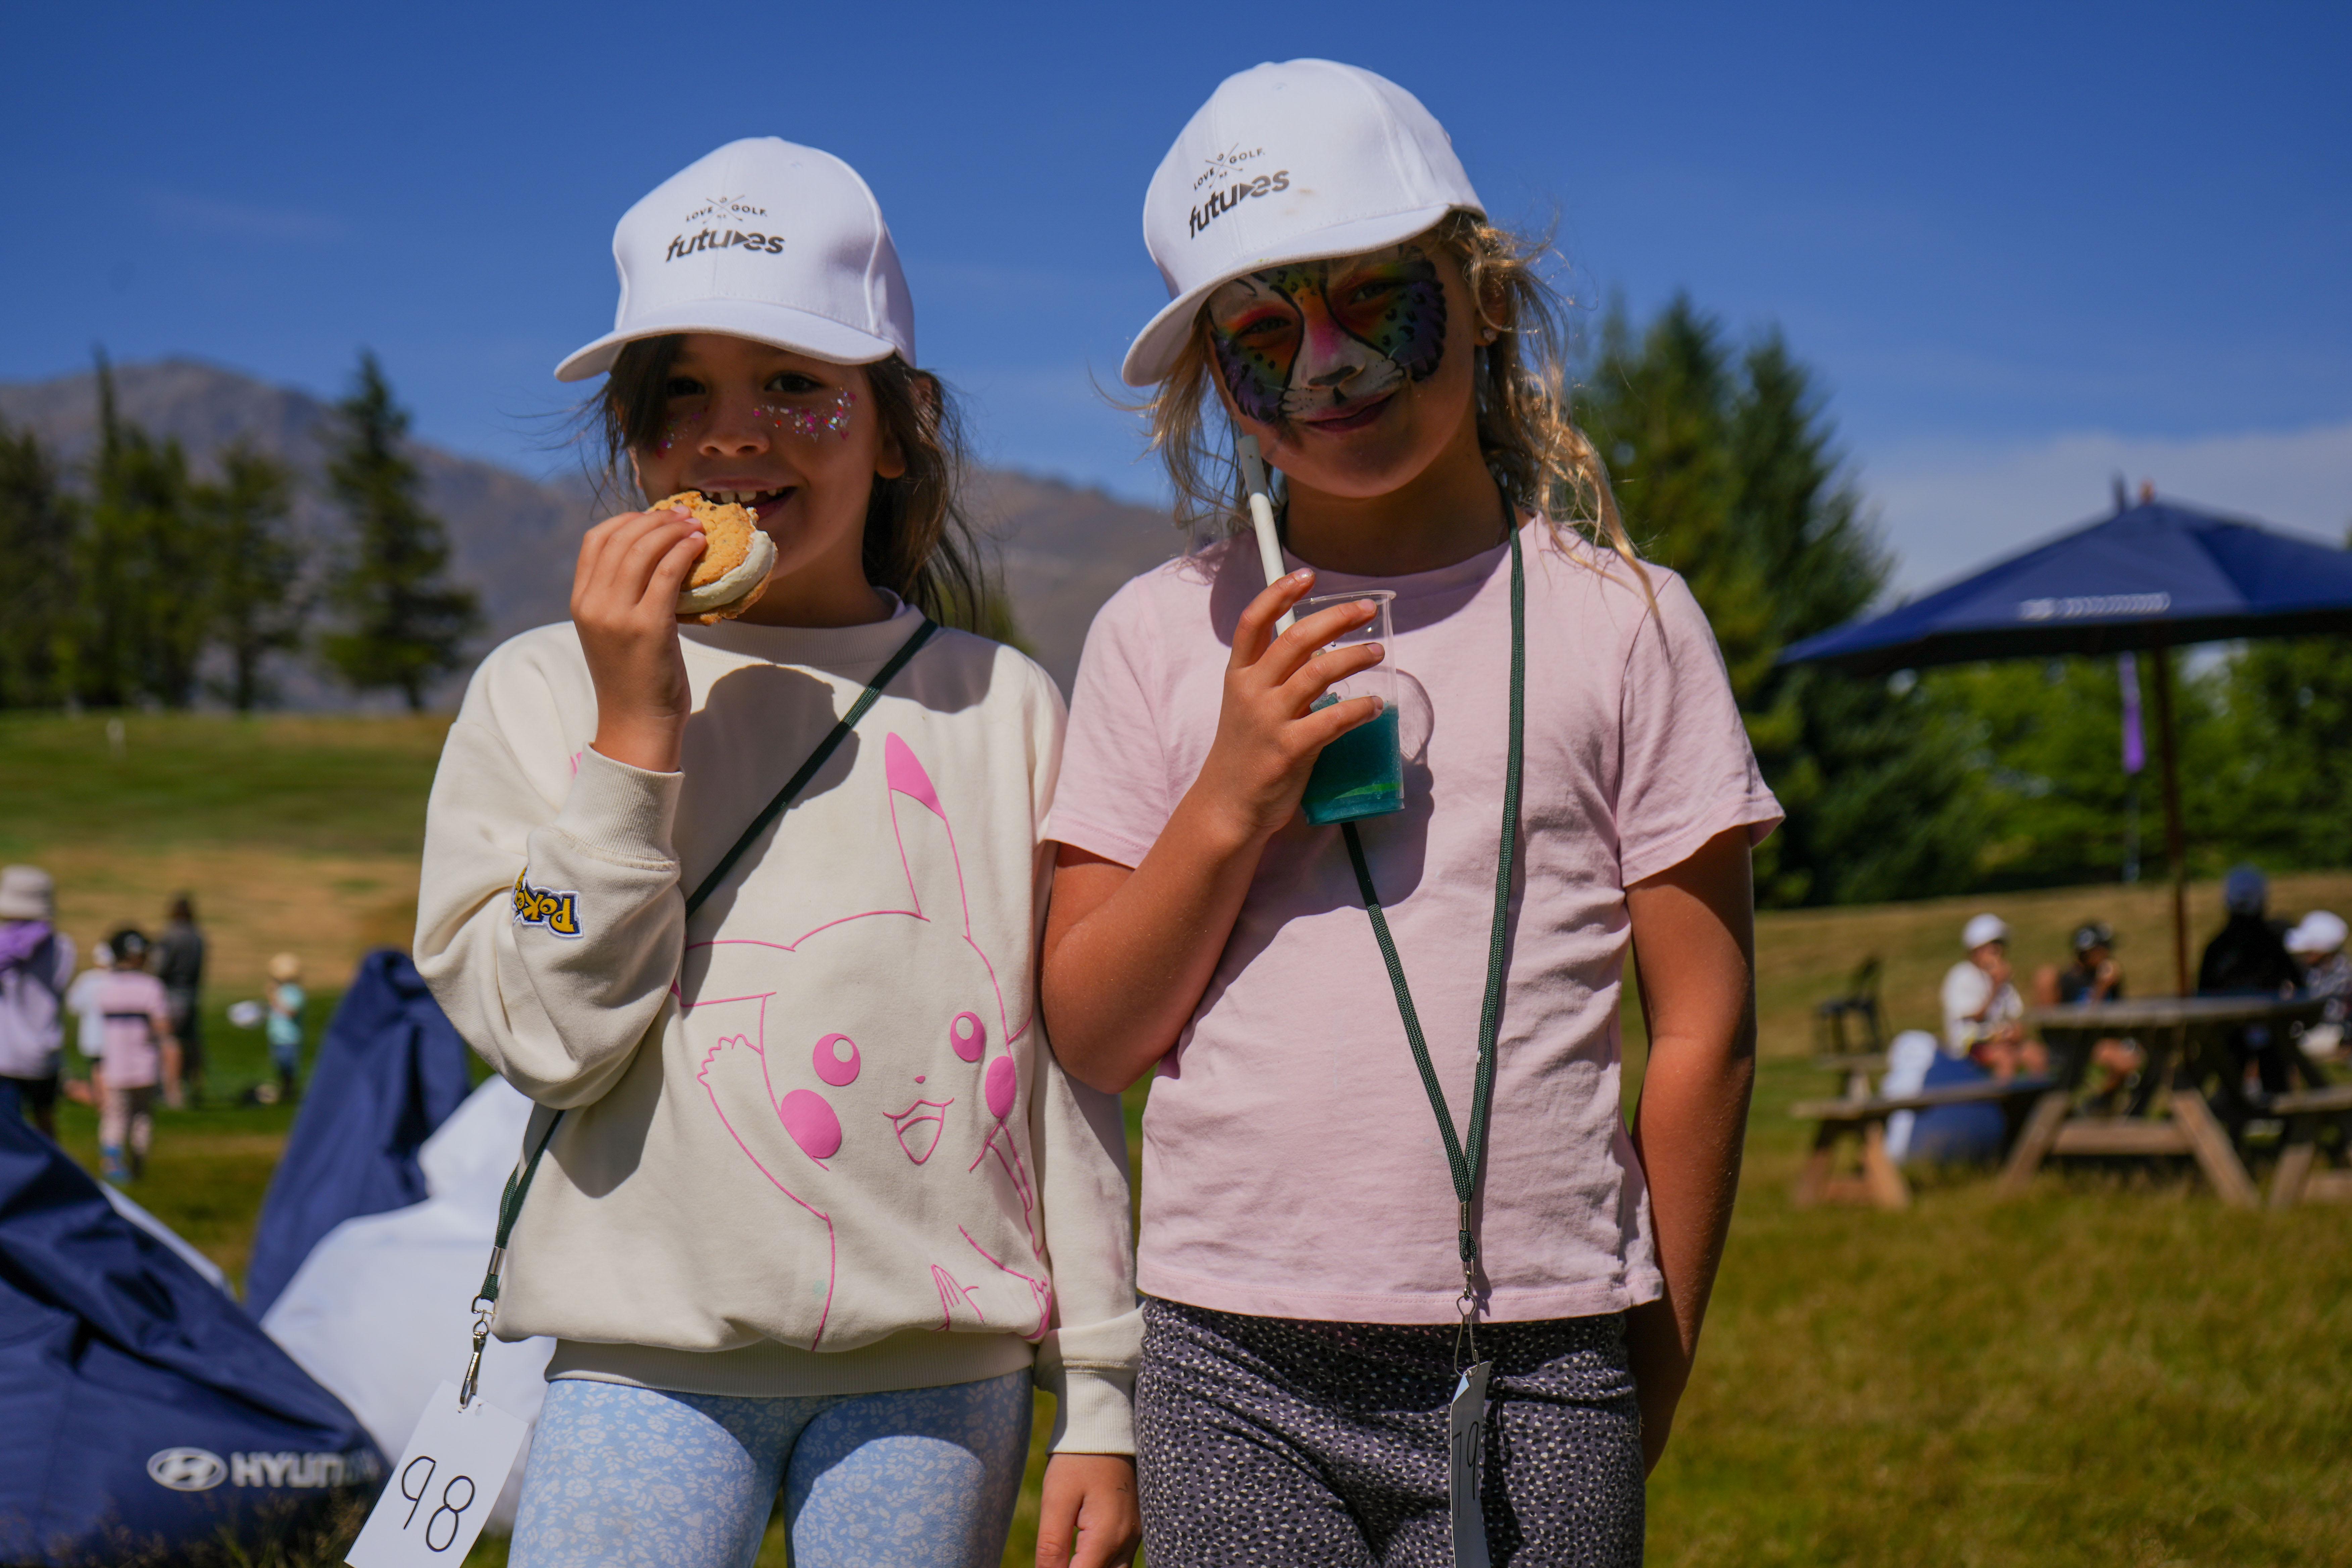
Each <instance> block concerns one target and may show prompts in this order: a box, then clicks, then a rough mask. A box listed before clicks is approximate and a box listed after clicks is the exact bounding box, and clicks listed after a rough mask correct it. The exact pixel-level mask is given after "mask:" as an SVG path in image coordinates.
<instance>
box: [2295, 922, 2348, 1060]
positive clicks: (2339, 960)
mask: <svg viewBox="0 0 2352 1568" xmlns="http://www.w3.org/2000/svg"><path fill="white" fill-rule="evenodd" d="M2346 936H2347V929H2346V927H2345V924H2344V918H2343V917H2342V916H2341V915H2338V914H2336V913H2334V912H2332V911H2330V910H2312V911H2311V912H2310V913H2309V914H2307V915H2305V916H2304V917H2303V919H2302V920H2301V921H2298V922H2297V923H2296V925H2295V928H2294V930H2293V931H2289V932H2287V933H2286V950H2287V952H2289V953H2290V954H2292V955H2293V956H2294V960H2295V962H2296V963H2300V964H2302V965H2303V988H2304V990H2305V991H2306V992H2308V993H2309V994H2312V995H2314V996H2325V997H2326V998H2327V1010H2326V1012H2324V1013H2322V1014H2321V1015H2320V1016H2319V1020H2318V1022H2316V1023H2315V1024H2313V1025H2311V1026H2309V1027H2307V1028H2305V1030H2304V1031H2303V1035H2302V1037H2301V1040H2300V1041H2299V1043H2300V1045H2301V1046H2302V1047H2303V1054H2304V1055H2305V1056H2307V1057H2332V1056H2335V1055H2336V1054H2337V1053H2338V1052H2340V1051H2341V1050H2342V1049H2343V1048H2344V1021H2345V1018H2346V1016H2347V1014H2352V958H2347V957H2346V956H2345V953H2344V942H2345V939H2346Z"/></svg>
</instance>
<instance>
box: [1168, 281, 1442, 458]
mask: <svg viewBox="0 0 2352 1568" xmlns="http://www.w3.org/2000/svg"><path fill="white" fill-rule="evenodd" d="M1209 327H1210V331H1209V341H1210V342H1211V344H1212V345H1213V347H1214V349H1215V350H1216V355H1217V369H1218V371H1219V373H1220V374H1222V375H1223V378H1224V383H1225V389H1226V391H1228V392H1230V393H1231V394H1232V395H1233V399H1234V406H1235V407H1236V408H1238V409H1240V410H1241V412H1242V413H1243V414H1244V416H1247V417H1249V418H1251V419H1254V420H1255V421H1257V422H1258V423H1259V424H1261V425H1279V424H1281V423H1283V422H1285V421H1286V420H1292V419H1309V420H1311V419H1315V418H1318V417H1328V416H1332V415H1334V414H1338V413H1344V412H1353V411H1354V410H1356V409H1357V408H1359V407H1360V406H1361V405H1365V404H1368V403H1370V402H1373V401H1374V400H1376V399H1379V398H1382V397H1386V396H1388V395H1390V394H1391V393H1393V392H1395V391H1397V390H1398V389H1399V388H1400V387H1402V386H1403V385H1404V384H1406V383H1408V382H1414V381H1423V380H1426V379H1427V378H1428V377H1429V375H1430V374H1431V373H1432V372H1433V371H1434V370H1436V368H1437V365H1438V362H1439V361H1440V360H1442V359H1444V357H1445V289H1444V283H1443V282H1442V281H1441V280H1440V279H1439V277H1438V273H1437V264H1436V263H1435V262H1433V261H1432V260H1431V259H1430V258H1429V257H1428V256H1427V255H1426V254H1425V253H1424V252H1423V250H1422V248H1421V247H1419V246H1417V245H1398V246H1391V247H1389V248H1387V249H1385V250H1374V251H1367V252H1366V253H1364V254H1363V255H1360V256H1343V257H1339V258H1334V259H1332V260H1328V261H1302V262H1297V263H1294V264H1292V265H1290V266H1287V267H1274V268H1267V269H1266V270H1265V271H1263V272H1253V273H1251V274H1250V275H1249V276H1248V277H1246V278H1236V279H1234V280H1233V281H1232V282H1230V283H1227V284H1226V285H1224V286H1223V288H1221V289H1218V290H1217V291H1216V292H1215V293H1213V294H1212V295H1210V296H1209Z"/></svg>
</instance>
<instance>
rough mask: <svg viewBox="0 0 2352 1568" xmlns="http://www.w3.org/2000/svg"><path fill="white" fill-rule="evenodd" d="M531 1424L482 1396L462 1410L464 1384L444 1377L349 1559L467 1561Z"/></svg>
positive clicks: (383, 1563)
mask: <svg viewBox="0 0 2352 1568" xmlns="http://www.w3.org/2000/svg"><path fill="white" fill-rule="evenodd" d="M528 1430H529V1429H528V1428H527V1427H526V1426H524V1425H523V1423H521V1422H520V1421H518V1420H516V1419H515V1418H514V1417H513V1416H511V1415H508V1414H507V1413H506V1412H505V1411H503V1410H499V1409H494V1408H493V1407H492V1406H490V1405H488V1404H487V1403H486V1402H484V1401H483V1400H481V1399H479V1398H477V1399H476V1400H475V1401H474V1403H473V1404H472V1405H468V1406H467V1407H466V1408H465V1409H464V1410H460V1409H458V1408H457V1385H456V1384H447V1383H445V1384H442V1385H441V1386H440V1388H439V1389H438V1390H436V1392H435V1394H434V1395H433V1402H432V1403H431V1404H430V1405H426V1406H425V1417H424V1419H423V1420H421V1421H419V1422H417V1424H416V1431H415V1434H414V1435H412V1436H410V1437H409V1439H408V1451H407V1452H406V1453H404V1454H403V1455H401V1457H400V1463H399V1464H397V1465H394V1467H393V1470H392V1477H391V1479H390V1480H389V1481H387V1482H386V1483H385V1485H384V1489H383V1496H381V1497H379V1498H377V1499H376V1503H375V1507H374V1509H373V1510H371V1511H370V1512H369V1514H368V1517H367V1523H366V1524H365V1525H363V1526H362V1528H361V1530H360V1536H359V1539H358V1540H357V1541H354V1542H352V1549H351V1551H350V1552H349V1553H347V1554H346V1555H345V1557H344V1561H345V1562H347V1563H350V1564H351V1565H352V1568H413V1565H415V1564H418V1563H462V1562H464V1561H465V1557H466V1553H467V1552H468V1551H470V1550H472V1548H473V1544H474V1542H475V1540H476V1538H478V1536H479V1535H480V1534H481V1533H482V1525H483V1524H484V1522H485V1521H488V1518H489V1516H490V1507H491V1505H492V1504H493V1503H495V1502H497V1501H498V1499H499V1491H500V1490H501V1489H503V1488H504V1487H505V1486H506V1484H507V1472H508V1471H509V1470H511V1469H512V1468H514V1459H515V1455H516V1453H517V1452H519V1451H520V1449H521V1447H522V1442H523V1437H524V1436H525V1434H526V1433H527V1432H528Z"/></svg>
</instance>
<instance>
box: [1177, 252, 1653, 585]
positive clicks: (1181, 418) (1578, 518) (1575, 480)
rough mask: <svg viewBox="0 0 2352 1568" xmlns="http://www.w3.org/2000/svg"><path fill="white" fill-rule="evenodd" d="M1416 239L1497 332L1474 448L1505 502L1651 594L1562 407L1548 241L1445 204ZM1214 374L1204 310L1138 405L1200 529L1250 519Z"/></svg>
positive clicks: (1482, 379)
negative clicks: (1433, 252)
mask: <svg viewBox="0 0 2352 1568" xmlns="http://www.w3.org/2000/svg"><path fill="white" fill-rule="evenodd" d="M1419 243H1421V244H1423V245H1425V246H1428V247H1433V248H1434V249H1437V250H1440V251H1443V252H1444V254H1446V255H1448V256H1450V257H1452V258H1454V263H1455V264H1456V265H1457V266H1459V267H1460V268H1462V276H1463V280H1464V281H1465V283H1467V284H1468V285H1469V289H1470V298H1471V299H1472V300H1474V301H1475V303H1476V306H1477V310H1478V320H1479V323H1480V325H1482V326H1484V327H1486V328H1487V329H1489V330H1491V331H1493V332H1494V333H1495V341H1494V342H1493V343H1491V344H1489V345H1487V346H1486V347H1485V348H1482V349H1480V350H1479V351H1478V356H1479V357H1478V363H1477V370H1476V391H1475V395H1476V398H1477V416H1478V449H1479V451H1480V453H1481V454H1482V455H1483V456H1484V457H1485V458H1486V470H1487V472H1489V473H1491V474H1493V475H1494V476H1495V482H1496V484H1497V485H1499V486H1500V487H1502V491H1503V495H1504V498H1505V499H1506V500H1508V501H1509V502H1510V504H1511V509H1512V510H1513V511H1514V512H1517V513H1524V512H1538V513H1540V514H1542V516H1543V518H1544V520H1545V521H1546V522H1547V523H1548V524H1549V526H1550V528H1551V531H1552V533H1553V537H1554V540H1555V542H1558V543H1559V545H1560V546H1561V548H1562V549H1563V550H1566V548H1567V546H1568V543H1569V536H1571V535H1572V536H1574V537H1575V538H1578V539H1581V540H1583V541H1585V542H1588V543H1590V544H1591V545H1592V546H1594V547H1596V548H1598V549H1602V550H1608V551H1612V552H1615V553H1616V554H1617V556H1618V557H1619V558H1620V559H1621V560H1622V561H1623V562H1624V563H1626V565H1628V566H1629V567H1631V568H1632V569H1633V574H1634V575H1635V576H1636V578H1638V579H1639V580H1640V582H1641V584H1642V591H1643V596H1644V597H1650V580H1649V575H1648V574H1647V573H1645V572H1643V570H1642V563H1641V560H1640V558H1639V557H1638V556H1637V555H1636V554H1635V553H1634V550H1633V540H1632V538H1631V537H1630V536H1628V535H1627V533H1626V531H1625V521H1624V519H1623V517H1622V516H1621V515H1620V514H1619V512H1618V510H1617V494H1616V491H1615V490H1614V489H1612V488H1611V486H1610V483H1609V469H1608V466H1607V465H1606V464H1604V463H1603V462H1602V461H1601V453H1600V452H1599V451H1598V450H1597V449H1596V448H1595V447H1593V445H1592V442H1591V439H1590V438H1589V437H1586V435H1585V434H1584V432H1583V431H1581V430H1580V429H1578V428H1577V427H1576V422H1575V420H1574V419H1573V418H1571V417H1570V413H1569V398H1568V384H1567V378H1568V353H1567V347H1566V340H1567V328H1566V323H1565V322H1564V321H1562V320H1561V312H1562V310H1563V308H1564V301H1562V300H1561V299H1560V297H1559V294H1558V293H1557V292H1555V291H1554V290H1553V289H1552V287H1551V285H1550V284H1549V283H1547V282H1546V281H1545V280H1544V279H1543V278H1542V277H1541V276H1540V275H1539V274H1538V271H1537V269H1536V264H1537V262H1538V260H1539V259H1540V258H1542V256H1543V254H1544V252H1545V250H1546V248H1547V247H1545V246H1544V245H1542V244H1540V243H1538V242H1536V241H1532V240H1528V239H1524V238H1522V237H1519V236H1518V235H1516V234H1513V233H1512V232H1511V231H1510V230H1508V229H1505V228H1498V227H1496V226H1495V225H1493V224H1490V223H1488V222H1487V221H1486V219H1484V218H1482V217H1480V216H1478V215H1477V214H1475V213H1471V212H1454V213H1451V214H1449V215H1447V216H1445V217H1444V219H1443V220H1442V221H1440V222H1439V224H1438V225H1437V226H1436V227H1434V228H1433V229H1431V230H1429V231H1428V232H1427V233H1426V234H1423V235H1422V236H1421V237H1420V239H1419ZM1215 374H1216V371H1215V360H1214V356H1213V353H1212V351H1211V349H1210V346H1209V324H1208V312H1207V310H1202V312H1201V313H1200V315H1199V317H1198V318H1197V319H1196V320H1195V321H1194V323H1193V329H1192V335H1191V336H1190V337H1188V338H1187V339H1186V340H1185V342H1184V347H1183V349H1182V351H1181V353H1179V355H1178V356H1177V360H1176V364H1175V367H1174V368H1173V369H1172V370H1171V371H1170V372H1169V373H1168V376H1167V379H1166V380H1164V381H1162V382H1161V383H1160V385H1159V386H1158V388H1157V389H1155V390H1154V391H1153V392H1152V394H1151V395H1150V397H1148V398H1146V399H1144V400H1143V401H1142V402H1141V403H1139V404H1138V405H1134V406H1135V407H1137V408H1138V409H1139V411H1140V412H1141V413H1142V414H1143V415H1144V416H1145V418H1146V420H1147V422H1148V423H1149V426H1150V433H1151V449H1152V450H1153V451H1155V452H1157V453H1158V454H1159V455H1160V461H1161V462H1163V463H1165V464H1166V465H1167V467H1168V477H1169V479H1170V480H1171V482H1172V483H1173V484H1174V486H1175V488H1176V521H1177V523H1178V524H1179V525H1180V526H1181V527H1183V528H1186V529H1188V530H1190V531H1192V532H1194V533H1196V534H1199V533H1203V532H1207V533H1234V532H1239V531H1242V530H1244V529H1245V528H1247V527H1248V526H1249V525H1248V522H1247V521H1246V514H1245V511H1244V498H1243V495H1242V490H1241V473H1240V469H1239V468H1238V467H1237V466H1236V464H1235V463H1234V457H1233V443H1234V428H1233V421H1232V418H1231V416H1229V415H1227V413H1226V412H1225V405H1224V402H1223V399H1221V398H1220V397H1218V395H1217V391H1216V384H1215V382H1214V381H1213V379H1212V378H1213V376H1214V375H1215Z"/></svg>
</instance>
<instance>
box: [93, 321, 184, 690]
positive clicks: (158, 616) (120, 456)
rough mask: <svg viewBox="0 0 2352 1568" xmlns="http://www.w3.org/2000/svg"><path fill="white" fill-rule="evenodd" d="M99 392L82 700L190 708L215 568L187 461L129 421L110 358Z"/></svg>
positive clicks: (173, 444)
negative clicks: (117, 400) (117, 393)
mask: <svg viewBox="0 0 2352 1568" xmlns="http://www.w3.org/2000/svg"><path fill="white" fill-rule="evenodd" d="M98 394H99V447H98V453H97V456H96V458H95V459H94V460H93V462H92V464H91V473H90V479H91V484H90V489H91V500H90V509H89V526H88V527H86V528H85V529H83V530H82V531H81V533H80V536H79V539H78V541H77V546H78V547H77V549H76V550H75V552H74V556H75V560H74V576H75V579H76V583H77V592H76V595H75V601H76V620H77V623H78V625H77V627H76V632H77V635H76V638H75V641H76V645H77V647H76V653H75V684H76V686H77V688H78V695H79V697H80V698H81V700H84V701H87V702H89V703H92V704H93V705H95V706H98V707H105V708H119V707H122V706H125V705H126V704H129V703H131V702H133V701H136V700H140V699H142V698H152V699H153V700H157V701H161V702H163V703H164V704H165V705H166V706H169V707H174V708H184V707H186V706H187V705H188V704H189V703H190V702H192V701H193V700H194V698H195V693H196V675H197V669H198V667H199V665H200V663H201V662H202V659H203V658H204V650H205V643H206V642H207V640H208V639H209V635H210V631H211V625H210V620H211V612H212V602H211V592H210V584H211V569H212V565H213V561H214V557H213V552H212V550H211V547H210V543H209V542H208V541H207V540H206V539H205V534H204V530H203V527H202V524H201V521H199V520H198V519H197V517H196V516H195V514H194V509H193V507H192V504H191V503H192V500H193V495H192V489H193V487H192V486H191V484H190V481H189V478H188V460H187V455H186V454H185V453H184V452H183V451H182V450H181V449H180V444H179V443H178V442H177V441H170V440H166V441H161V442H158V441H156V440H155V439H154V438H153V437H151V436H149V435H148V433H147V432H146V431H145V430H142V429H141V428H140V427H139V426H136V425H134V424H131V422H129V421H128V420H125V419H123V418H122V417H121V415H120V412H119V411H118V409H117V407H116V404H115V396H114V373H113V369H112V367H111V366H110V365H109V364H108V363H107V360H106V356H105V355H104V354H103V353H101V354H100V355H99V358H98Z"/></svg>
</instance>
